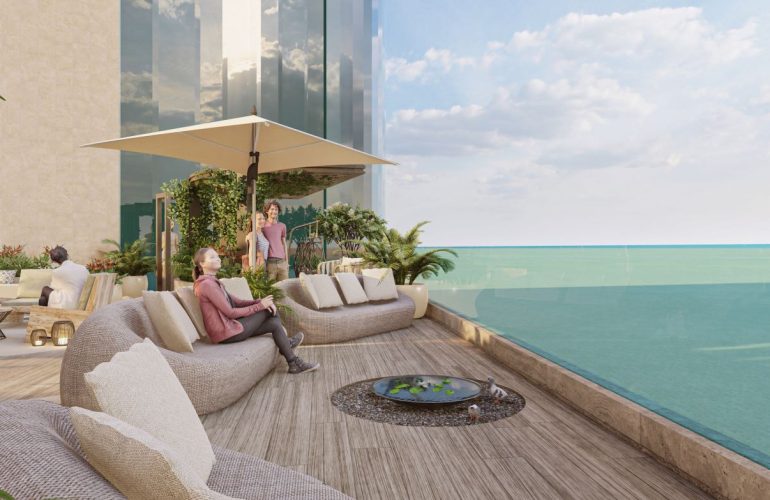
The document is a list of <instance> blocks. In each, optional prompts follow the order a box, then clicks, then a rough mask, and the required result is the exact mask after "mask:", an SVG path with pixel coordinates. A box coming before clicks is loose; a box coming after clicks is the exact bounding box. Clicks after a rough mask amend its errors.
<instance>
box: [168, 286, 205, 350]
mask: <svg viewBox="0 0 770 500" xmlns="http://www.w3.org/2000/svg"><path fill="white" fill-rule="evenodd" d="M174 293H175V294H176V298H177V299H179V303H180V304H182V307H183V308H184V310H185V311H187V315H188V316H189V317H190V321H192V323H193V325H195V329H196V330H198V335H200V336H201V338H206V337H208V336H209V334H208V333H207V332H206V325H204V324H203V313H202V312H201V302H200V300H198V297H196V296H195V290H193V287H191V286H183V287H181V288H177V289H176V290H175V291H174Z"/></svg>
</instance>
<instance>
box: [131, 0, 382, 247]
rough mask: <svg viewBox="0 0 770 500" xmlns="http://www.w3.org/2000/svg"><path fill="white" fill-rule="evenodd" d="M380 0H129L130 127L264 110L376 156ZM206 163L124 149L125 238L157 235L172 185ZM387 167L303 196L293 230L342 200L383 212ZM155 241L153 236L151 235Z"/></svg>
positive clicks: (290, 217)
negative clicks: (165, 187) (159, 211)
mask: <svg viewBox="0 0 770 500" xmlns="http://www.w3.org/2000/svg"><path fill="white" fill-rule="evenodd" d="M378 10H379V9H378V2H377V0H323V1H322V0H181V1H175V2H168V1H163V0H121V133H122V135H123V136H128V135H134V134H141V133H146V132H154V131H157V130H165V129H170V128H175V127H181V126H186V125H193V124H196V123H203V122H210V121H215V120H221V119H226V118H235V117H239V116H244V115H247V114H249V113H250V111H251V107H252V106H253V105H256V106H257V110H258V114H259V115H260V116H262V117H265V118H268V119H270V120H274V121H277V122H280V123H283V124H285V125H288V126H291V127H294V128H297V129H300V130H304V131H306V132H309V133H312V134H316V135H319V136H322V137H326V138H329V139H331V140H334V141H337V142H340V143H342V144H346V145H348V146H352V147H354V148H357V149H360V150H363V151H367V152H371V153H374V154H377V153H378V152H379V144H380V141H379V140H378V138H379V136H380V135H379V134H380V133H381V132H380V130H379V127H378V123H379V122H378V120H379V119H380V117H379V116H378V114H379V113H378V109H379V94H378V92H377V90H378V88H377V85H376V84H377V82H378V79H379V78H380V76H379V75H380V71H379V68H380V54H379V50H380V47H381V43H380V40H381V29H380V20H379V15H378ZM199 168H200V165H198V164H195V163H190V162H187V161H181V160H174V159H170V158H162V157H152V156H146V155H139V154H135V153H122V156H121V238H122V240H123V241H133V240H135V239H137V238H139V237H142V236H146V235H152V234H154V196H155V194H156V193H158V192H159V191H160V186H161V184H162V183H164V182H166V181H167V180H169V179H173V178H184V177H187V176H188V175H189V174H191V173H192V172H194V171H195V170H198V169H199ZM379 168H380V167H368V168H367V172H366V174H365V175H363V176H360V177H357V178H355V179H352V180H350V181H348V182H345V183H343V184H340V185H338V186H334V187H332V188H329V189H328V190H326V191H325V192H319V193H316V194H314V195H311V196H308V197H306V198H303V199H301V200H286V201H285V203H284V208H285V213H284V216H283V217H282V220H283V221H284V222H285V223H286V224H287V226H289V227H290V228H291V227H292V226H293V225H297V224H299V223H301V222H304V221H303V220H302V219H306V218H308V217H311V216H312V213H313V211H314V210H317V209H319V208H322V207H324V206H325V205H329V204H332V203H334V202H336V201H342V202H346V203H350V204H353V205H361V206H362V207H368V208H374V209H375V210H378V211H381V210H382V191H381V189H382V187H381V183H380V182H379V175H380V174H379ZM150 241H151V242H153V243H154V241H155V240H154V238H152V239H151V240H150Z"/></svg>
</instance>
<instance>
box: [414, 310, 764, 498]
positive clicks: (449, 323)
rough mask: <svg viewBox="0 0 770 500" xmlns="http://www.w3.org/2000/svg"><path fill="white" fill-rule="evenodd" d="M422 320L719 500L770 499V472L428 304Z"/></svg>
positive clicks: (463, 319) (509, 342) (486, 330)
mask: <svg viewBox="0 0 770 500" xmlns="http://www.w3.org/2000/svg"><path fill="white" fill-rule="evenodd" d="M426 316H427V317H428V318H430V319H432V320H434V321H437V322H438V323H440V324H442V325H443V326H445V327H446V328H447V329H449V330H450V331H451V332H452V333H454V334H456V335H458V336H460V337H462V338H463V339H465V340H467V341H469V342H471V343H473V344H475V345H477V346H478V347H480V348H481V349H482V350H484V352H486V353H487V354H489V355H490V356H492V357H493V358H495V359H496V360H498V361H499V362H501V363H502V364H504V365H505V366H507V367H508V368H510V369H512V370H514V371H516V372H517V373H519V374H521V375H522V376H523V377H524V378H526V379H527V380H529V381H531V382H532V383H534V384H535V385H537V386H539V387H541V388H543V389H545V390H547V391H548V392H549V393H551V394H554V395H555V396H557V397H558V398H559V399H561V400H563V401H565V402H567V403H568V404H569V405H570V406H572V407H573V408H575V409H576V410H578V411H579V412H580V413H582V414H584V415H586V416H588V417H589V418H591V419H592V420H594V421H596V422H598V423H599V424H601V425H602V426H604V427H606V428H608V429H610V430H612V431H613V432H615V433H617V434H620V435H621V436H623V437H624V438H626V439H628V440H630V441H631V442H632V443H633V444H635V445H636V446H637V447H639V448H641V449H643V450H645V451H646V452H647V453H649V454H650V455H652V456H653V457H654V458H656V459H657V460H659V461H661V462H663V463H664V464H666V465H668V466H669V467H671V468H673V469H674V470H675V471H677V472H678V473H679V474H681V475H682V476H684V477H685V478H687V479H688V480H690V481H692V482H693V483H695V484H697V485H698V486H699V487H700V488H702V489H703V490H705V491H707V492H708V493H710V494H712V495H715V496H717V497H721V498H729V499H736V500H737V499H744V498H757V499H759V498H770V470H768V469H766V468H765V467H763V466H761V465H759V464H757V463H755V462H753V461H751V460H749V459H747V458H745V457H743V456H741V455H739V454H737V453H735V452H733V451H732V450H729V449H727V448H725V447H723V446H721V445H719V444H717V443H715V442H713V441H711V440H709V439H706V438H705V437H703V436H700V435H698V434H696V433H694V432H692V431H690V430H689V429H686V428H684V427H682V426H681V425H679V424H677V423H675V422H672V421H670V420H668V419H666V418H664V417H662V416H660V415H658V414H656V413H654V412H652V411H650V410H648V409H646V408H643V407H642V406H639V405H638V404H636V403H634V402H633V401H630V400H628V399H626V398H624V397H622V396H619V395H618V394H615V393H614V392H612V391H609V390H607V389H605V388H603V387H601V386H599V385H597V384H596V383H594V382H591V381H589V380H587V379H585V378H583V377H582V376H580V375H578V374H576V373H574V372H571V371H569V370H567V369H566V368H563V367H561V366H559V365H557V364H555V363H553V362H552V361H549V360H547V359H545V358H543V357H542V356H539V355H538V354H535V353H533V352H531V351H529V350H527V349H525V348H523V347H521V346H519V345H517V344H516V343H514V342H512V341H511V340H508V339H506V338H504V337H501V336H500V335H498V334H496V333H493V332H492V331H490V330H488V329H486V328H484V327H483V326H480V325H478V324H476V323H474V322H472V321H470V320H468V319H465V318H462V317H461V316H458V315H457V314H455V313H453V312H451V311H450V310H448V309H446V308H444V307H442V306H440V305H437V304H436V303H434V302H430V303H429V305H428V311H427V313H426Z"/></svg>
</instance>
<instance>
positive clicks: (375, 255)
mask: <svg viewBox="0 0 770 500" xmlns="http://www.w3.org/2000/svg"><path fill="white" fill-rule="evenodd" d="M427 223H428V221H423V222H420V223H419V224H417V225H416V226H414V227H413V228H412V229H410V230H409V231H407V232H406V233H405V234H401V233H399V232H398V231H397V230H396V229H393V228H391V229H388V230H387V231H383V232H382V234H381V236H380V238H372V239H369V240H367V241H363V242H362V245H363V251H362V252H361V256H362V257H363V259H364V262H366V263H367V264H371V265H374V266H378V267H389V268H391V269H393V278H394V279H395V281H396V284H397V285H411V284H413V283H414V282H415V280H416V279H417V278H420V277H422V278H432V277H434V276H438V273H439V271H444V272H445V273H448V272H449V271H451V270H453V269H454V268H455V263H454V261H453V260H452V259H451V258H448V257H444V256H442V255H441V254H450V255H453V256H455V257H457V253H456V252H455V251H454V250H449V249H448V248H437V249H433V250H428V251H427V252H418V251H417V247H418V246H419V245H420V233H422V227H423V226H424V225H425V224H427Z"/></svg>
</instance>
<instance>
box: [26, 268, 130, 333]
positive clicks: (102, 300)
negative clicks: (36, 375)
mask: <svg viewBox="0 0 770 500" xmlns="http://www.w3.org/2000/svg"><path fill="white" fill-rule="evenodd" d="M116 278H117V274H115V273H97V274H91V275H89V276H88V280H87V281H86V284H85V285H84V286H83V291H82V292H81V293H80V300H79V301H78V305H80V306H82V308H80V309H56V308H53V307H42V306H30V308H29V321H28V322H27V335H26V341H27V342H29V341H30V339H31V336H32V330H37V329H43V330H45V331H46V333H47V334H48V335H49V336H50V335H51V327H52V326H53V324H54V322H56V321H65V320H66V321H72V324H73V325H75V330H77V328H78V327H79V326H80V324H81V323H82V322H83V321H84V320H85V319H86V318H87V317H88V316H89V315H90V314H91V313H92V312H94V311H95V310H97V309H99V308H100V307H102V306H106V305H107V304H109V303H110V301H111V300H112V292H113V288H114V286H115V279H116Z"/></svg>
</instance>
